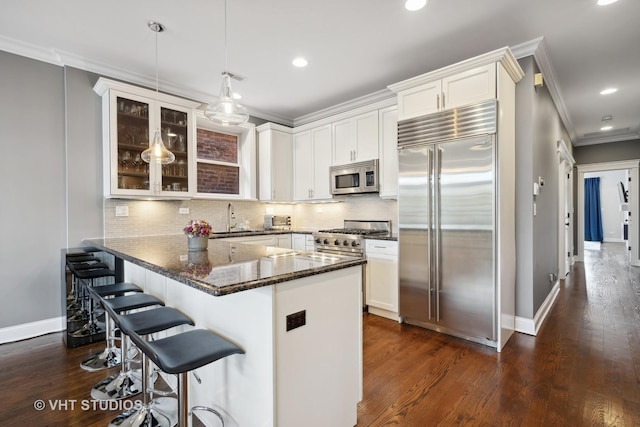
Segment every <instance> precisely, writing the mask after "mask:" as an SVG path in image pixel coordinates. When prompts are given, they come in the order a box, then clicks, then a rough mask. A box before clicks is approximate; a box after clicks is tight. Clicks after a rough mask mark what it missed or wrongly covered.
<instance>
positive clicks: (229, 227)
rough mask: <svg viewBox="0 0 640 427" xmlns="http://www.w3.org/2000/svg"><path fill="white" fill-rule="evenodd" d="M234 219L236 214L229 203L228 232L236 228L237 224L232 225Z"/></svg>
mask: <svg viewBox="0 0 640 427" xmlns="http://www.w3.org/2000/svg"><path fill="white" fill-rule="evenodd" d="M232 219H236V212H235V208H234V206H233V204H232V203H229V204H228V205H227V232H229V231H231V229H232V228H235V227H236V223H235V222H234V223H233V225H231V220H232Z"/></svg>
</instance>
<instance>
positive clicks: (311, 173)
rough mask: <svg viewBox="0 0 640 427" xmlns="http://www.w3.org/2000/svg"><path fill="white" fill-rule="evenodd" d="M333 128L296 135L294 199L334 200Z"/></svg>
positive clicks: (325, 126) (294, 145) (318, 129)
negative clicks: (330, 173) (331, 185)
mask: <svg viewBox="0 0 640 427" xmlns="http://www.w3.org/2000/svg"><path fill="white" fill-rule="evenodd" d="M330 166H331V125H330V124H328V125H324V126H320V127H317V128H313V129H310V130H307V131H304V132H300V133H297V134H294V135H293V198H294V200H297V201H305V200H326V199H331V197H332V196H331V188H330V179H329V168H330Z"/></svg>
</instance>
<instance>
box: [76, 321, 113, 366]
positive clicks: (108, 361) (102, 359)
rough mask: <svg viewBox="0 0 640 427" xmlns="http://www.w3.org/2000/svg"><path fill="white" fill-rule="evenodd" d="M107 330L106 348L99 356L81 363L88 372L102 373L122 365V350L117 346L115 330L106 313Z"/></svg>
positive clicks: (95, 355) (91, 357)
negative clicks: (101, 371) (104, 370)
mask: <svg viewBox="0 0 640 427" xmlns="http://www.w3.org/2000/svg"><path fill="white" fill-rule="evenodd" d="M104 320H105V330H106V335H107V336H106V341H107V346H106V348H105V349H104V350H103V351H102V352H100V353H97V354H94V355H92V356H90V357H88V358H86V359H85V360H83V361H82V362H81V363H80V367H81V368H82V369H85V370H87V371H100V370H103V369H109V368H113V367H115V366H118V365H119V364H120V363H121V360H122V359H121V353H120V349H119V348H118V347H116V345H115V340H116V337H115V330H114V326H113V321H112V320H111V317H110V316H109V315H108V314H107V313H105V319H104Z"/></svg>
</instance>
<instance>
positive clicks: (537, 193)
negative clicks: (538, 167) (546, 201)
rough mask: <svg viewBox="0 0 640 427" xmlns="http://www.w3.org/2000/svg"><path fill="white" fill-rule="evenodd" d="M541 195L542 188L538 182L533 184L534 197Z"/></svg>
mask: <svg viewBox="0 0 640 427" xmlns="http://www.w3.org/2000/svg"><path fill="white" fill-rule="evenodd" d="M539 194H540V186H539V185H538V183H537V182H534V183H533V195H534V196H537V195H539Z"/></svg>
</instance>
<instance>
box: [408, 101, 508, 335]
mask: <svg viewBox="0 0 640 427" xmlns="http://www.w3.org/2000/svg"><path fill="white" fill-rule="evenodd" d="M496 125H497V104H496V102H495V101H490V102H487V103H483V104H478V105H473V106H469V107H463V108H458V109H455V110H450V111H445V112H441V113H436V114H432V115H428V116H424V117H419V118H415V119H409V120H405V121H401V122H399V123H398V155H399V177H398V181H399V187H398V189H399V193H398V213H399V225H398V227H399V248H400V250H399V280H400V316H401V317H403V319H404V321H406V322H407V323H411V324H415V325H419V326H423V327H427V328H430V329H434V330H437V331H440V332H444V333H448V334H451V335H456V336H459V337H462V338H466V339H469V340H472V341H475V342H480V343H483V344H486V345H491V346H494V347H495V346H496V339H497V336H496V334H497V330H496V329H497V327H496V319H495V317H496V312H497V311H496V280H495V276H496V272H495V269H496V233H495V229H496V172H495V170H496V169H495V163H496V155H495V153H496V147H495V132H496Z"/></svg>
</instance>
